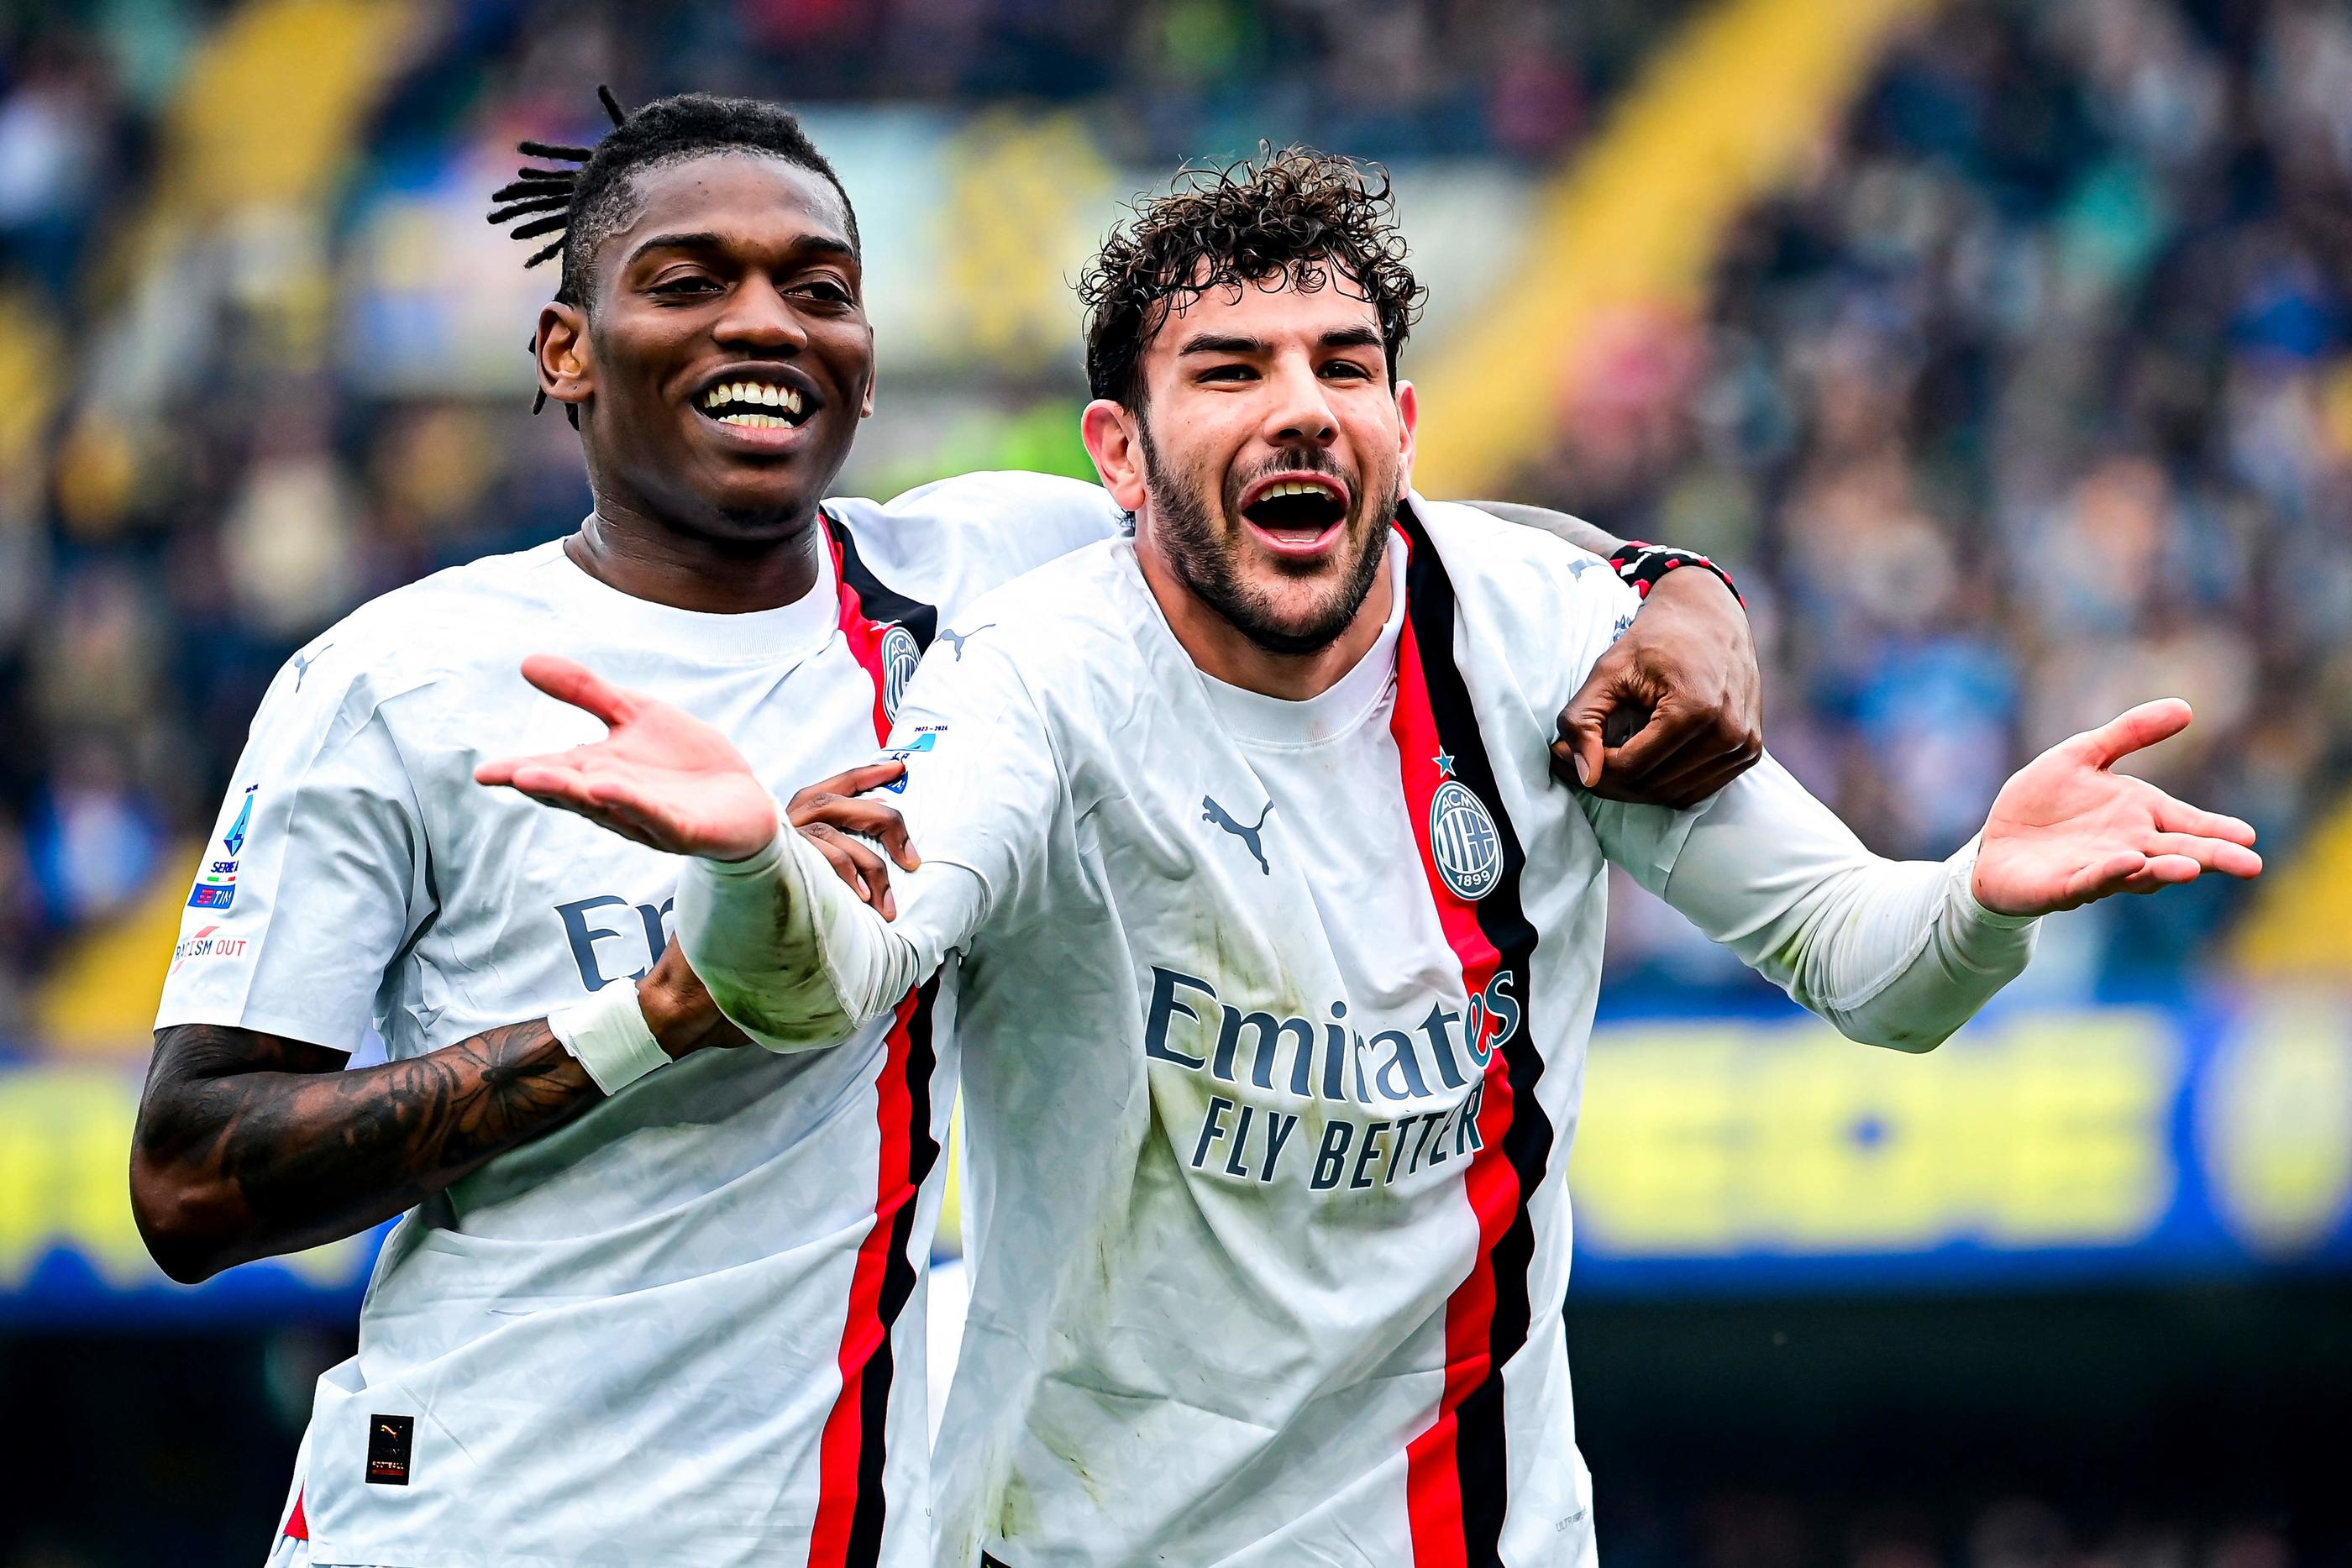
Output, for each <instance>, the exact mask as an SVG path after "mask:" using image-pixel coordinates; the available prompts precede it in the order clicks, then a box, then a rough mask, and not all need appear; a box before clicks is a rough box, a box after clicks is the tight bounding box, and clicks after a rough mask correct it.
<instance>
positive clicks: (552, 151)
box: [489, 86, 860, 428]
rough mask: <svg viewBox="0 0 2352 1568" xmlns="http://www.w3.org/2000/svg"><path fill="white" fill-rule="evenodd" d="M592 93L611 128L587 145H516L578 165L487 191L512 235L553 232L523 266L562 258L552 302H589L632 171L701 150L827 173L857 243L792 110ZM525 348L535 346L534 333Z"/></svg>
mask: <svg viewBox="0 0 2352 1568" xmlns="http://www.w3.org/2000/svg"><path fill="white" fill-rule="evenodd" d="M596 101H597V102H599V103H601V104H603V105H604V112H605V114H606V115H608V116H610V117H611V119H612V121H613V129H612V131H611V132H610V133H609V134H607V135H606V136H605V137H604V140H602V141H598V142H597V143H596V145H594V146H593V147H573V146H569V145H566V144H564V143H562V142H555V141H519V142H517V143H516V144H515V150H516V151H517V152H520V153H522V154H523V156H525V157H526V158H538V159H542V160H545V161H547V162H559V163H570V164H573V165H575V167H572V168H570V169H541V168H530V167H525V168H521V169H518V170H516V171H515V178H514V180H513V182H512V183H509V184H506V185H501V186H500V187H499V189H497V190H496V191H493V192H491V193H490V203H491V205H490V213H489V221H490V222H491V223H494V224H512V225H514V226H513V228H512V229H511V230H509V233H511V234H512V235H513V236H514V237H515V238H516V239H522V240H535V239H540V238H542V237H545V236H548V235H552V236H553V237H552V238H551V239H549V240H548V242H547V243H546V244H545V245H543V246H541V247H540V248H539V249H537V250H535V251H533V252H532V253H531V255H530V259H528V260H527V261H525V262H524V263H523V265H524V266H525V267H537V266H539V265H540V264H541V263H542V262H546V261H552V260H557V259H558V258H561V267H560V272H561V277H560V278H559V279H558V282H557V285H556V290H555V298H556V302H557V303H558V304H562V305H572V306H577V307H579V308H583V309H584V308H587V303H588V297H589V293H590V289H589V287H588V269H589V267H590V266H591V265H592V264H593V262H594V260H595V256H596V247H597V246H600V245H602V244H603V243H604V240H605V239H606V238H607V237H608V236H610V235H612V234H613V232H614V230H616V229H621V228H625V227H626V226H627V225H628V224H629V223H630V221H631V220H632V219H633V218H634V217H635V214H636V183H635V182H636V176H637V175H638V174H640V173H643V172H646V171H647V170H651V169H659V168H665V167H667V166H668V165H670V164H673V163H682V162H686V161H687V160H688V159H690V158H699V157H702V156H703V155H705V154H706V153H711V152H764V153H767V154H770V155H771V156H773V157H777V158H781V159H782V160H783V161H784V162H787V163H792V164H794V165H797V166H798V167H800V168H803V169H806V170H808V171H809V172H811V173H814V174H819V175H822V176H824V181H825V183H827V184H829V185H831V186H832V187H833V188H834V191H835V193H837V194H838V195H839V196H840V197H841V210H842V212H843V213H844V214H845V215H846V216H847V219H848V223H849V243H850V244H851V245H852V246H856V245H857V244H859V243H860V242H859V240H858V235H857V212H856V208H855V207H853V206H851V205H850V201H849V193H848V191H847V190H845V189H844V188H843V186H842V183H841V176H840V175H839V174H836V173H835V172H834V169H833V165H832V164H831V163H829V162H826V161H825V157H824V154H823V153H821V152H818V151H817V150H816V144H815V143H814V142H813V141H810V140H809V139H808V133H807V132H806V131H803V130H802V129H801V122H800V119H799V117H798V116H797V115H794V114H793V112H792V111H791V110H787V109H784V108H782V107H781V106H779V105H776V104H772V103H765V102H762V101H761V100H760V99H751V98H720V97H718V96H716V95H715V94H711V93H707V92H686V93H679V94H677V95H676V96H675V97H671V98H662V99H655V100H654V101H653V102H651V103H648V104H646V105H645V106H644V107H643V108H641V109H639V110H636V111H635V112H634V113H628V112H625V111H624V110H622V108H621V105H620V102H619V100H618V99H615V98H614V96H613V92H612V89H610V88H606V87H602V86H600V87H598V88H597V89H596ZM531 347H532V348H533V349H534V350H536V349H537V347H538V345H537V342H536V341H535V340H534V341H533V343H532V345H531ZM546 403H547V393H546V392H545V391H544V390H542V391H541V392H540V394H539V396H538V397H537V399H536V400H534V401H533V402H532V403H531V412H532V413H538V412H539V411H540V410H541V408H543V407H545V406H546ZM564 412H565V413H566V415H567V416H569V417H570V419H571V420H572V424H573V426H574V427H575V428H576V427H577V426H578V425H579V423H580V416H579V411H578V410H576V409H570V408H567V409H566V410H565V411H564Z"/></svg>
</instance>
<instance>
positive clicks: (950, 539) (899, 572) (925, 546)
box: [825, 469, 1127, 615]
mask: <svg viewBox="0 0 2352 1568" xmlns="http://www.w3.org/2000/svg"><path fill="white" fill-rule="evenodd" d="M825 509H826V510H827V511H829V512H831V513H833V514H834V515H835V517H838V518H840V519H841V521H842V522H843V523H845V524H846V525H847V526H848V528H849V530H850V532H851V534H852V535H853V536H854V537H855V538H856V540H857V548H858V549H860V550H861V551H862V552H864V553H865V555H866V558H867V560H868V563H869V564H870V565H871V566H872V567H873V568H874V570H875V571H876V573H877V575H879V576H880V577H881V578H882V580H884V581H886V582H888V583H890V584H892V585H893V586H894V587H898V588H899V589H900V590H901V591H904V592H908V593H911V594H914V595H915V596H916V597H919V598H921V599H924V600H926V601H929V602H930V603H933V604H936V605H938V606H939V607H940V612H941V613H943V614H947V615H953V614H954V613H956V612H957V611H958V610H960V609H961V608H962V607H963V606H964V605H966V604H969V603H970V602H971V601H972V600H974V599H976V598H978V597H979V596H980V595H981V594H983V593H986V592H988V591H991V590H992V589H994V588H997V587H999V586H1000V585H1002V584H1003V583H1005V582H1009V581H1011V580H1013V578H1016V577H1018V576H1020V575H1021V574H1022V573H1023V572H1025V571H1029V570H1034V569H1035V568H1037V567H1041V566H1043V565H1045V563H1046V562H1047V561H1050V560H1055V559H1060V558H1061V557H1063V556H1065V555H1067V554H1069V553H1070V552H1071V551H1072V550H1075V549H1083V548H1084V547H1086V546H1087V545H1090V544H1096V543H1098V542H1099V541H1101V540H1103V539H1107V538H1113V537H1115V536H1116V535H1118V533H1119V532H1120V531H1121V530H1122V529H1123V528H1125V527H1126V523H1127V515H1126V514H1125V513H1124V512H1122V511H1120V510H1119V508H1118V506H1117V505H1116V504H1115V503H1114V502H1113V501H1112V500H1111V498H1110V496H1109V494H1108V492H1107V491H1105V490H1104V489H1103V487H1102V486H1099V485H1097V484H1094V483H1093V482H1091V481H1089V480H1085V479H1068V478H1064V477H1062V476H1058V475H1053V474H1031V473H1026V472H1024V471H1022V470H1018V469H1008V470H997V471H991V472H985V473H979V474H962V475H958V476H956V477H954V478H952V479H940V480H936V481H934V482H933V483H931V484H929V485H919V486H916V487H915V488H914V489H911V490H908V491H905V492H903V493H902V494H900V495H898V496H896V497H892V498H891V499H890V500H888V501H878V502H877V501H866V500H858V499H855V498H851V499H834V500H828V501H826V502H825Z"/></svg>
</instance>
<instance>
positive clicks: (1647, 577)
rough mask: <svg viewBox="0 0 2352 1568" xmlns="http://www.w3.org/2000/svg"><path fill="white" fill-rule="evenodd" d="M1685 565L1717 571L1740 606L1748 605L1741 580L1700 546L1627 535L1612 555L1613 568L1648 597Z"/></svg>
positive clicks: (1716, 574)
mask: <svg viewBox="0 0 2352 1568" xmlns="http://www.w3.org/2000/svg"><path fill="white" fill-rule="evenodd" d="M1685 566H1695V567H1697V568H1698V569H1699V570H1702V571H1707V572H1712V573H1714V574H1715V576H1716V577H1717V578H1718V579H1720V580H1721V581H1722V583H1723V586H1724V587H1726V588H1727V589H1729V590H1731V597H1732V598H1734V599H1736V600H1738V601H1739V608H1741V609H1742V610H1745V609H1747V608H1748V598H1747V596H1746V595H1745V594H1743V593H1741V592H1740V591H1739V584H1738V583H1736V582H1734V581H1732V580H1731V574H1730V573H1729V572H1727V571H1726V570H1723V568H1721V567H1719V566H1717V565H1716V564H1715V562H1713V561H1711V560H1709V559H1707V558H1706V557H1705V556H1703V555H1701V554H1699V553H1698V551H1696V550H1688V549H1675V548H1674V546H1672V545H1653V544H1644V543H1643V542H1642V541H1641V540H1640V539H1627V540H1626V541H1625V542H1624V543H1623V544H1622V545H1619V546H1618V547H1617V552H1616V553H1615V554H1614V555H1612V556H1611V557H1610V558H1609V567H1610V570H1612V571H1614V572H1615V573H1616V574H1617V576H1618V578H1619V580H1621V581H1623V582H1625V583H1627V584H1629V585H1630V586H1631V587H1632V588H1633V591H1634V592H1635V593H1638V594H1640V595H1641V596H1642V597H1643V598H1644V599H1647V598H1649V597H1650V590H1651V589H1652V588H1654V587H1655V586H1656V585H1657V581H1658V580H1659V579H1660V578H1662V577H1664V576H1665V575H1666V573H1668V572H1670V571H1673V570H1675V569H1676V568H1677V567H1685Z"/></svg>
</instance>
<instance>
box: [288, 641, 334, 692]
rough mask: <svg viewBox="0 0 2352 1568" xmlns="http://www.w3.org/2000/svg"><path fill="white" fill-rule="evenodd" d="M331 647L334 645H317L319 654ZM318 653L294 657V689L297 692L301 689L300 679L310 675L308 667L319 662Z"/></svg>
mask: <svg viewBox="0 0 2352 1568" xmlns="http://www.w3.org/2000/svg"><path fill="white" fill-rule="evenodd" d="M333 646H334V644H333V643H320V644H319V653H325V652H326V651H327V650H328V649H330V648H331V647H333ZM319 653H297V654H295V655H294V689H295V690H296V691H298V692H299V691H300V690H301V689H302V677H303V676H305V675H307V674H310V666H311V665H313V664H317V663H318V662H319Z"/></svg>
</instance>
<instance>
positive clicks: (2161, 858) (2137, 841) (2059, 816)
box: [1972, 697, 2263, 915]
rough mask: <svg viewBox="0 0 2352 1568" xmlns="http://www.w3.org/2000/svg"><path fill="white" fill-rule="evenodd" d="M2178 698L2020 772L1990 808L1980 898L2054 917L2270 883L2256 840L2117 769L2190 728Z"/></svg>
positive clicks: (2075, 740) (2060, 747) (2054, 750)
mask: <svg viewBox="0 0 2352 1568" xmlns="http://www.w3.org/2000/svg"><path fill="white" fill-rule="evenodd" d="M2188 727H2189V705H2188V704H2187V703H2185V702H2182V701H2181V700H2180V699H2179V698H2178V697H2167V698H2165V699H2163V700H2162V701H2159V702H2152V703H2142V704H2141V705H2140V706H2137V707H2136V708H2133V709H2132V710H2131V711H2129V712H2128V713H2126V714H2124V715H2122V716H2119V717H2116V718H2114V719H2110V720H2109V721H2108V722H2107V723H2105V724H2104V725H2102V726H2100V727H2098V728H2096V729H2094V730H2087V731H2085V732H2084V733H2083V734H2081V735H2077V736H2074V737H2072V738H2070V739H2067V740H2063V741H2061V742H2059V743H2058V744H2057V745H2056V746H2053V747H2051V748H2050V749H2049V750H2047V751H2045V752H2043V753H2042V755H2041V756H2039V757H2037V758H2034V759H2033V760H2032V761H2031V762H2029V763H2027V764H2026V765H2025V766H2024V767H2023V768H2020V769H2019V770H2018V771H2017V773H2016V774H2014V775H2013V776H2012V777H2011V779H2010V780H2009V782H2008V783H2007V784H2004V785H2003V786H2001V790H2000V794H1999V795H1998V796H1996V797H1995V798H1994V800H1993V803H1992V815H1991V817H1990V819H1989V820H1988V821H1986V823H1985V830H1984V838H1983V841H1981V843H1980V844H1979V847H1978V850H1977V864H1976V874H1975V878H1974V881H1973V883H1972V890H1973V891H1974V893H1975V894H1976V898H1977V902H1978V903H1979V904H1983V905H1984V906H1985V907H1986V908H1987V909H1990V910H1991V911H1993V912H1994V913H1995V914H1999V915H2048V914H2051V913H2053V912H2054V911H2057V910H2061V909H2073V908H2074V907H2076V906H2077V905H2079V904H2088V903H2090V902H2091V901H2092V900H2094V899H2099V898H2105V897H2106V896H2108V895H2109V894H2116V893H2154V892H2155V891H2156V890H2157V889H2158V888H2159V887H2164V886H2168V885H2169V884H2171V883H2182V882H2194V881H2195V880H2196V879H2197V878H2198V877H2200V876H2202V875H2203V874H2204V873H2207V872H2209V871H2216V872H2220V873H2222V874H2223V875H2225V876H2235V877H2255V876H2259V875H2261V874H2262V870H2263V858H2262V856H2260V855H2258V854H2256V853H2255V852H2254V851H2253V842H2254V830H2253V828H2252V826H2251V825H2249V824H2248V823H2245V822H2242V821H2239V820H2238V819H2237V818H2235V817H2225V816H2222V815H2221V814H2220V813H2218V812H2214V811H2207V810H2200V809H2199V808H2197V807H2195V806H2191V805H2189V804H2188V803H2187V802H2185V801H2181V800H2174V799H2173V798H2172V797H2171V796H2169V795H2168V794H2166V793H2165V792H2164V791H2163V790H2161V789H2158V788H2157V787H2156V786H2155V785H2153V784H2150V783H2149V782H2147V780H2146V779H2134V778H2132V777H2130V776H2129V775H2126V774H2119V773H2116V772H2115V771H2113V768H2114V767H2115V765H2116V762H2117V761H2119V760H2120V759H2122V758H2126V757H2128V756H2130V755H2131V754H2132V753H2133V752H2135V751H2139V750H2143V749H2145V748H2146V747H2150V746H2154V745H2155V744H2156V743H2157V742H2158V741H2160V740H2166V739H2169V738H2170V737H2173V736H2176V735H2178V734H2179V733H2180V732H2181V731H2182V730H2184V729H2186V728H2188Z"/></svg>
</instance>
